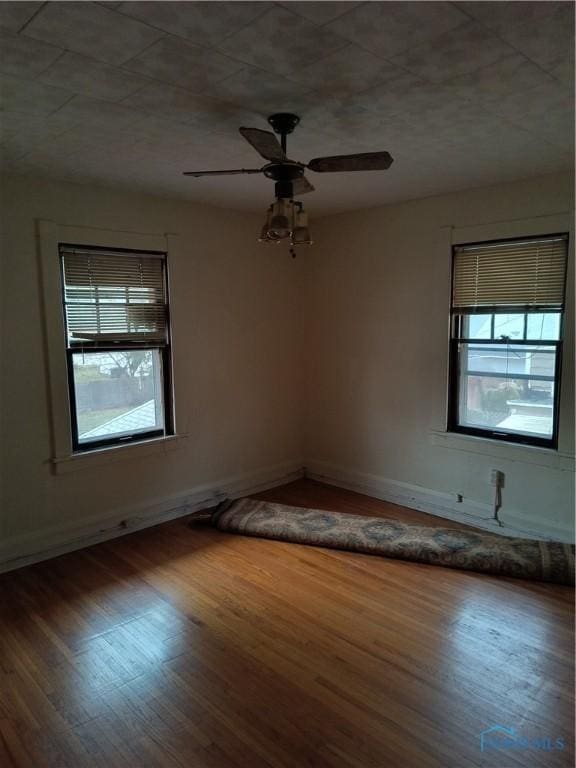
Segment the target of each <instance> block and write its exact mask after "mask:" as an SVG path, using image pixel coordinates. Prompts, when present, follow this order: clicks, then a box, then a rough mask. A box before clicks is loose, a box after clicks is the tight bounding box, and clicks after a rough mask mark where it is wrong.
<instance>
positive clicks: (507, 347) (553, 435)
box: [448, 235, 568, 447]
mask: <svg viewBox="0 0 576 768" xmlns="http://www.w3.org/2000/svg"><path fill="white" fill-rule="evenodd" d="M567 242H568V238H567V235H554V236H546V237H538V238H526V239H523V240H506V241H499V242H489V243H475V244H470V245H459V246H456V247H455V248H454V250H453V272H452V310H451V314H452V318H451V349H450V399H449V412H448V428H449V430H450V431H453V432H464V433H467V434H471V435H478V436H484V437H490V438H496V439H500V440H507V441H510V442H517V443H528V444H532V445H542V446H547V447H556V446H557V443H558V406H559V385H560V363H561V356H562V325H563V314H564V291H565V282H566V260H567Z"/></svg>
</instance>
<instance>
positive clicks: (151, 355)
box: [72, 349, 164, 445]
mask: <svg viewBox="0 0 576 768" xmlns="http://www.w3.org/2000/svg"><path fill="white" fill-rule="evenodd" d="M72 359H73V371H74V396H75V400H76V416H77V421H78V442H79V444H80V445H82V444H88V443H92V442H95V441H99V440H110V439H113V438H116V437H128V436H130V435H135V434H140V433H143V432H150V431H154V430H164V416H163V413H164V409H163V398H162V373H161V371H162V368H161V357H160V351H159V350H157V349H147V350H142V349H135V350H128V351H126V350H120V351H118V352H75V353H74V354H73V355H72Z"/></svg>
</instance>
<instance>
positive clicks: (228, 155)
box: [0, 2, 574, 213]
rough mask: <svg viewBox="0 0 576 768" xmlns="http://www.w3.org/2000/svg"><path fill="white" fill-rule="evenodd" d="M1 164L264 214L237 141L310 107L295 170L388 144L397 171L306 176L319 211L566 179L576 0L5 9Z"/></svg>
mask: <svg viewBox="0 0 576 768" xmlns="http://www.w3.org/2000/svg"><path fill="white" fill-rule="evenodd" d="M0 30H1V31H0V86H1V105H2V113H1V127H2V139H1V150H2V168H3V169H4V170H5V171H7V172H14V173H25V174H35V175H41V176H50V177H56V178H60V179H65V180H68V181H73V182H80V183H93V184H98V185H105V186H119V187H124V188H129V189H137V190H143V191H147V192H152V193H155V194H162V195H171V196H178V197H185V198H187V199H191V200H197V201H204V202H208V203H213V204H217V205H225V206H231V207H236V208H250V209H257V210H258V209H261V208H264V206H265V205H266V204H267V203H268V202H270V200H271V199H272V197H273V185H272V182H270V181H268V180H267V179H265V178H264V177H260V176H245V177H244V176H233V177H230V178H217V179H193V178H185V177H183V176H181V171H183V170H194V169H206V168H214V169H218V168H235V167H259V166H260V165H261V164H263V161H262V162H259V158H258V156H257V155H256V154H255V152H254V151H253V150H252V149H251V148H250V147H249V146H248V145H247V144H246V143H245V142H244V141H243V139H242V138H241V137H240V135H239V134H238V130H237V129H238V127H239V126H240V125H250V126H255V127H260V128H265V127H267V126H266V120H265V118H266V116H267V115H269V114H270V113H272V112H277V111H285V110H289V111H295V112H296V113H298V114H299V115H300V116H301V118H302V122H301V126H300V127H299V128H298V129H297V131H296V132H295V133H294V134H293V135H292V136H291V137H290V138H289V155H290V156H291V157H292V158H293V159H295V160H300V161H307V160H309V159H311V158H312V157H316V156H322V155H332V154H339V153H343V154H345V153H351V152H368V151H378V150H388V151H389V152H390V153H391V154H392V156H393V157H394V164H393V165H392V167H391V169H390V170H389V171H384V172H364V173H355V174H353V173H351V174H341V173H338V174H315V173H312V172H309V177H310V180H311V181H312V182H313V184H314V185H315V187H316V190H317V191H316V192H315V193H313V194H311V195H308V196H307V198H306V202H307V205H308V207H309V208H310V209H311V210H312V212H317V213H318V212H319V213H330V212H335V211H342V210H348V209H352V208H360V207H365V206H374V205H379V204H381V203H385V202H390V201H395V200H402V199H407V198H414V197H424V196H427V195H432V194H438V193H442V192H446V191H450V190H456V189H462V188H466V187H474V186H481V185H485V184H492V183H497V182H499V181H506V180H511V179H515V178H521V177H526V176H534V175H538V174H543V173H548V172H553V171H556V170H560V169H564V168H570V167H572V164H573V135H574V133H573V132H574V124H573V123H574V99H573V91H574V4H573V3H572V2H455V3H450V2H364V3H362V2H285V3H268V2H122V3H117V2H116V3H114V2H103V3H91V2H62V3H61V2H47V3H42V2H0Z"/></svg>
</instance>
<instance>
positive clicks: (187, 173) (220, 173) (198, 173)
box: [182, 168, 262, 176]
mask: <svg viewBox="0 0 576 768" xmlns="http://www.w3.org/2000/svg"><path fill="white" fill-rule="evenodd" d="M239 173H262V169H261V168H236V169H235V170H232V171H183V172H182V176H236V175H238V174H239Z"/></svg>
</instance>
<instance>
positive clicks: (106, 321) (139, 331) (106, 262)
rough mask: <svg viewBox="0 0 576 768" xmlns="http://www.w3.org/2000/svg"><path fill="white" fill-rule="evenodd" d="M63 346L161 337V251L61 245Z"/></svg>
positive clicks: (164, 329)
mask: <svg viewBox="0 0 576 768" xmlns="http://www.w3.org/2000/svg"><path fill="white" fill-rule="evenodd" d="M60 253H61V258H62V274H63V282H64V308H65V315H66V329H67V335H68V344H69V346H76V345H83V346H86V345H87V344H90V343H92V344H93V345H98V344H102V343H104V344H105V343H108V342H115V341H123V342H126V343H128V344H132V343H146V344H149V343H151V342H152V343H160V344H161V343H165V342H166V341H167V336H168V301H167V290H166V261H165V256H164V254H159V253H138V252H130V253H126V252H115V251H101V250H91V249H82V248H77V247H74V246H61V248H60Z"/></svg>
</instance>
